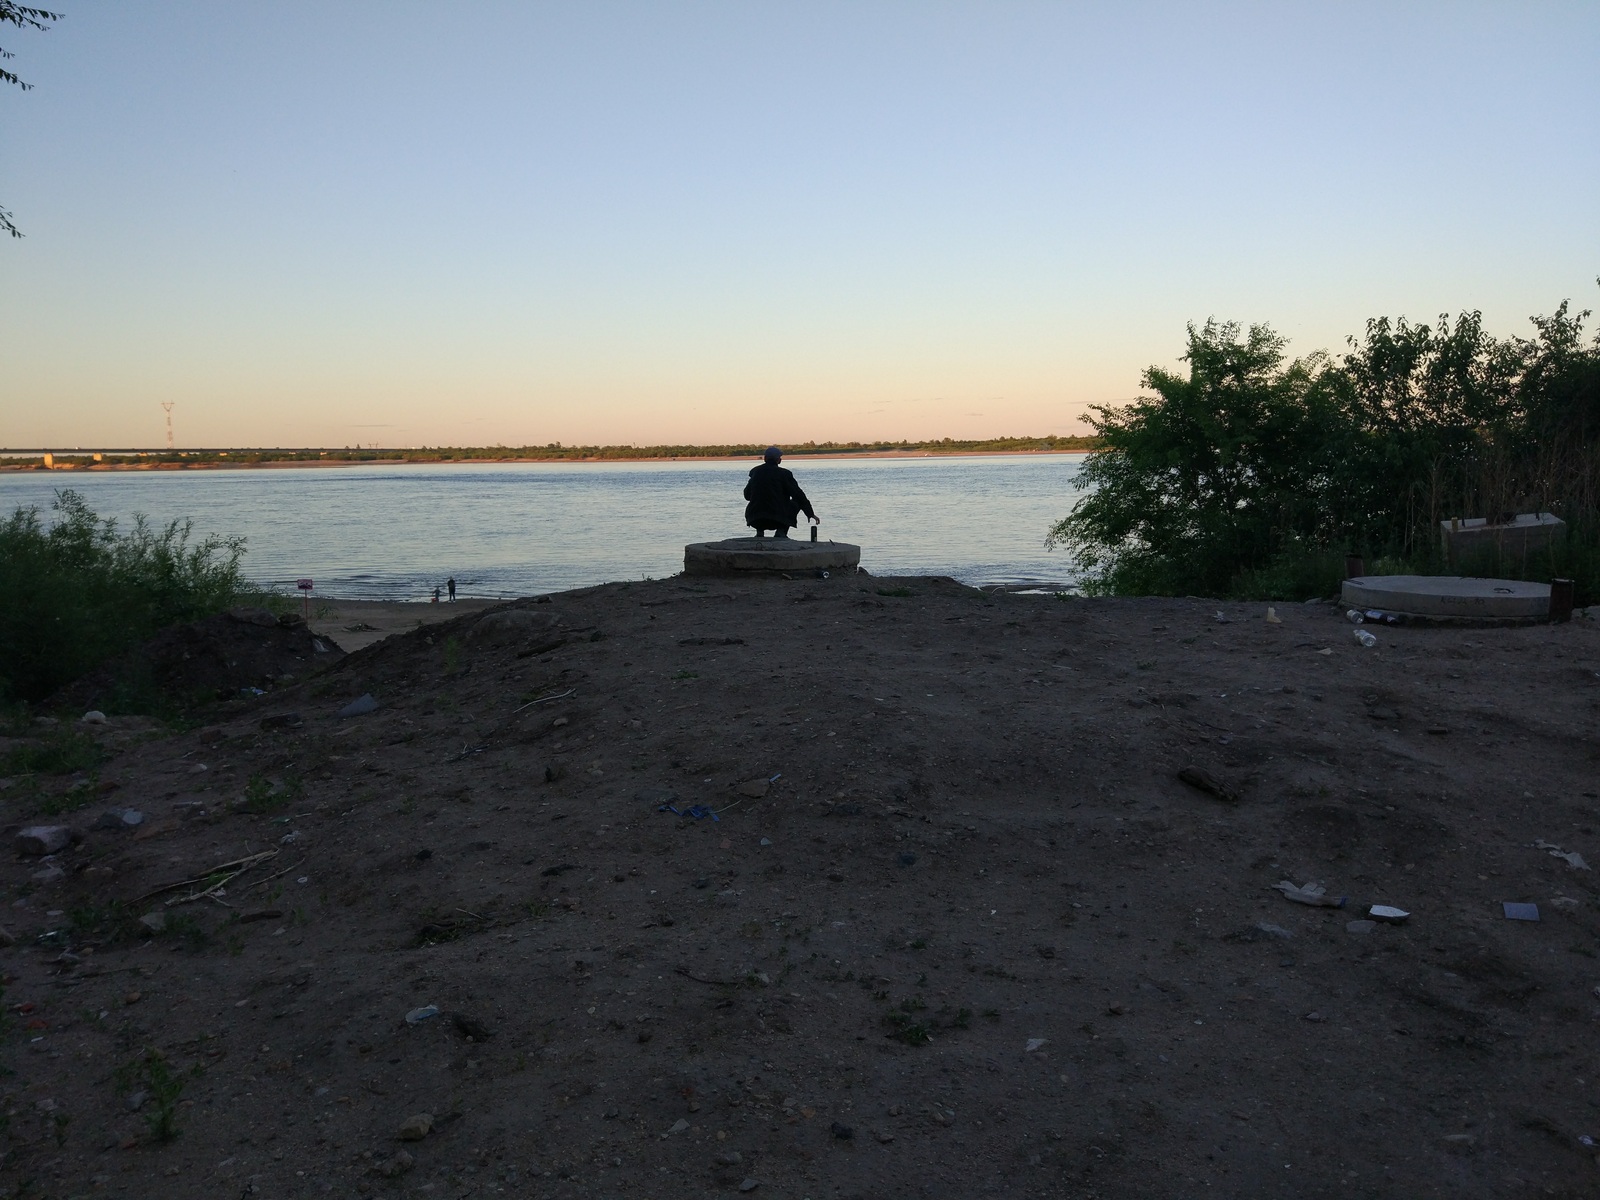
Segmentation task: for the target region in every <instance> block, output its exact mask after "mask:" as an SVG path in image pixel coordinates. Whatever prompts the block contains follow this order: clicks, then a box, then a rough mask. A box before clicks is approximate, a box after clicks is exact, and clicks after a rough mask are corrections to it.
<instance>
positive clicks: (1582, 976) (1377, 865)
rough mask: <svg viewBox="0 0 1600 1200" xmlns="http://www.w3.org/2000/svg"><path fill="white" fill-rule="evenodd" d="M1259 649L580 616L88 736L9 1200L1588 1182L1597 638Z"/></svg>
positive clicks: (66, 793) (940, 584)
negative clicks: (1387, 912)
mask: <svg viewBox="0 0 1600 1200" xmlns="http://www.w3.org/2000/svg"><path fill="white" fill-rule="evenodd" d="M1278 615H1279V616H1280V617H1281V621H1280V622H1278V623H1269V622H1268V621H1266V620H1265V619H1264V617H1265V606H1261V605H1248V606H1245V605H1234V604H1227V605H1221V606H1220V607H1219V605H1218V604H1216V603H1215V602H1206V601H1199V600H1117V601H1111V600H1058V599H1055V598H1053V597H1049V596H1003V595H1002V596H996V595H988V594H983V593H979V592H976V591H972V590H970V589H967V588H963V587H961V586H959V585H956V584H954V583H951V582H949V581H944V580H936V579H892V580H884V579H869V578H866V577H861V576H855V577H849V578H835V579H832V580H825V581H824V580H805V581H799V580H796V581H783V580H779V581H772V582H765V583H762V582H733V583H724V582H720V581H705V582H695V581H690V580H684V579H674V580H665V581H658V582H648V583H635V584H617V585H608V586H606V587H602V588H596V589H590V590H585V591H581V592H572V593H567V594H562V595H558V596H554V597H550V598H548V600H545V601H541V602H534V601H524V602H519V603H518V604H517V605H514V606H511V607H508V608H503V609H491V610H488V611H487V612H484V613H480V612H468V613H464V614H462V615H460V616H459V617H457V618H455V619H454V620H452V621H449V622H447V623H445V624H438V625H432V626H428V627H425V628H419V629H417V630H415V631H414V632H410V633H404V634H397V635H395V636H392V637H389V638H387V639H386V640H383V641H381V642H378V643H376V644H374V645H372V646H370V647H368V648H365V649H361V650H358V651H356V652H355V653H352V654H350V655H349V656H348V657H345V658H343V659H341V660H340V661H338V662H336V663H334V664H332V665H331V666H329V667H327V668H325V669H324V670H323V671H322V672H321V673H320V674H318V675H316V676H314V677H312V678H310V679H301V680H298V681H296V682H293V683H290V684H288V685H286V686H282V687H279V688H278V689H277V690H275V691H273V692H272V693H271V694H269V695H267V696H265V697H262V698H260V699H257V700H254V701H250V702H244V701H239V702H235V703H233V704H232V705H231V706H229V707H227V708H225V709H223V710H221V712H220V714H219V716H218V719H216V720H215V721H213V722H211V723H209V724H207V725H205V726H202V727H199V728H195V729H191V730H188V731H185V732H179V733H173V732H171V731H170V730H168V729H166V728H163V727H159V726H156V725H154V724H153V723H151V722H148V721H134V720H131V719H124V718H116V717H113V719H112V720H111V722H110V723H109V724H108V725H105V726H90V727H85V728H84V729H83V730H82V731H81V738H84V739H87V738H91V737H92V738H94V739H96V740H97V741H98V742H99V743H100V744H101V745H102V747H103V753H104V754H105V756H106V757H105V760H104V761H103V762H101V763H100V764H99V765H98V767H92V766H87V765H84V764H83V763H80V764H79V765H80V767H82V770H81V772H80V774H78V775H76V776H73V775H42V774H29V775H23V774H13V776H12V777H10V778H9V779H8V780H5V781H4V790H3V791H0V804H3V805H4V813H5V819H6V821H7V822H8V825H7V829H6V831H5V834H6V844H7V846H8V847H9V846H11V845H13V844H17V845H24V844H25V845H26V846H27V847H28V848H31V849H34V850H38V849H40V848H42V847H41V846H40V845H39V844H38V843H37V842H26V843H25V842H19V839H18V834H19V832H20V831H21V830H22V829H23V828H24V827H32V826H39V825H68V826H70V827H71V829H72V831H73V833H74V834H76V835H77V837H78V840H77V841H75V842H74V843H72V844H70V845H68V846H67V847H66V848H64V849H61V850H59V851H58V852H56V853H54V854H50V855H40V854H37V853H31V854H22V853H18V854H15V855H11V856H8V857H7V859H6V861H5V862H4V863H3V864H0V871H3V876H0V883H3V885H4V887H5V889H6V894H7V901H6V904H7V907H6V908H5V909H4V910H3V916H0V922H3V924H4V925H5V927H6V931H7V932H6V934H5V938H6V940H8V941H10V942H12V943H13V944H12V945H11V946H10V948H8V949H5V950H4V951H3V952H0V953H3V961H4V971H5V979H4V988H5V995H4V1004H5V1013H4V1022H5V1023H4V1028H3V1030H0V1063H3V1065H4V1067H5V1073H4V1074H3V1076H0V1101H3V1108H0V1112H3V1113H4V1124H3V1126H0V1139H3V1144H4V1160H3V1163H0V1166H3V1169H0V1195H4V1196H8V1197H15V1196H21V1195H27V1196H48V1197H67V1196H124V1197H153V1196H162V1197H208V1198H210V1197H219V1196H222V1197H234V1196H251V1195H255V1196H275V1197H301V1196H304V1197H315V1196H323V1195H336V1196H350V1195H358V1194H371V1195H377V1196H396V1197H398V1196H409V1197H419V1198H420V1197H429V1198H434V1197H439V1198H442V1197H466V1196H494V1195H505V1196H524V1195H526V1196H550V1197H596V1196H619V1195H637V1196H707V1195H721V1194H740V1193H749V1194H753V1195H755V1196H757V1197H764V1196H765V1197H786V1198H794V1200H799V1198H801V1197H813V1198H815V1200H823V1198H824V1197H828V1198H832V1197H883V1196H940V1197H944V1196H1008V1197H1009V1196H1052V1197H1055V1196H1084V1197H1089V1196H1098V1197H1108V1198H1109V1197H1118V1198H1120V1197H1130V1198H1131V1197H1136V1196H1137V1197H1149V1196H1156V1197H1173V1198H1176V1197H1198V1196H1206V1195H1214V1196H1269V1195H1270V1196H1295V1197H1299V1198H1301V1200H1309V1198H1312V1197H1341V1198H1348V1197H1433V1196H1437V1197H1524V1196H1526V1197H1545V1196H1567V1197H1580V1196H1593V1195H1595V1194H1597V1192H1600V1166H1597V1164H1596V1160H1595V1155H1596V1150H1597V1148H1596V1147H1594V1146H1592V1145H1591V1144H1590V1140H1589V1139H1590V1138H1591V1137H1600V1051H1597V1049H1596V1041H1595V1033H1596V1022H1597V1020H1600V997H1597V995H1596V988H1597V987H1600V958H1597V954H1600V939H1597V932H1600V914H1597V907H1596V906H1597V904H1600V888H1597V886H1596V876H1595V873H1594V871H1592V870H1589V869H1588V865H1589V863H1588V862H1585V861H1584V859H1587V860H1589V862H1593V863H1594V864H1596V865H1597V866H1600V838H1597V837H1596V825H1597V824H1600V815H1597V808H1600V798H1597V791H1600V769H1597V768H1600V744H1597V740H1596V728H1597V724H1596V723H1597V718H1600V675H1597V671H1600V626H1596V625H1595V624H1594V623H1592V622H1574V623H1573V624H1570V625H1565V626H1559V627H1533V628H1521V629H1422V628H1378V629H1376V630H1375V632H1376V635H1377V638H1378V644H1377V646H1376V647H1374V648H1371V649H1365V648H1363V647H1361V646H1360V645H1358V644H1357V642H1356V641H1355V639H1354V637H1353V636H1352V635H1353V630H1352V628H1351V626H1350V625H1349V624H1347V623H1346V622H1345V621H1344V619H1343V617H1342V616H1341V614H1340V613H1339V612H1338V610H1337V609H1335V608H1333V607H1330V606H1325V605H1312V606H1301V605H1293V606H1279V608H1278ZM363 695H371V696H372V697H373V698H374V700H375V701H376V704H377V708H376V710H375V711H371V712H368V713H366V714H365V715H359V716H350V717H340V716H339V715H338V714H339V712H340V710H341V708H343V707H344V706H345V705H347V704H349V703H350V702H351V701H352V700H355V699H357V698H359V697H361V696H363ZM41 736H43V737H56V738H59V737H61V736H62V732H61V730H59V729H58V730H55V731H46V732H44V733H43V734H42V735H41ZM32 740H33V739H31V738H24V739H20V740H13V741H11V742H8V743H6V745H5V746H3V747H0V750H4V751H5V753H6V754H7V755H8V756H9V757H8V761H10V762H12V763H13V764H15V763H19V762H22V761H24V758H23V757H19V748H25V747H26V746H27V745H28V744H30V742H31V741H32ZM1185 768H1196V769H1197V771H1195V772H1190V777H1191V778H1193V779H1195V780H1197V781H1199V782H1202V783H1205V782H1207V780H1209V781H1212V782H1213V783H1214V784H1215V787H1214V788H1213V789H1212V791H1209V792H1208V791H1206V790H1203V789H1202V788H1199V787H1195V786H1192V785H1191V784H1190V783H1186V782H1184V781H1182V780H1180V779H1179V778H1178V773H1179V772H1180V770H1183V769H1185ZM112 785H116V786H115V787H114V788H113V787H112ZM1218 793H1220V795H1219V794H1218ZM1228 796H1233V797H1236V798H1235V799H1228V798H1226V797H1228ZM107 809H115V810H118V811H121V810H125V809H134V810H137V811H138V812H139V813H141V814H142V821H140V822H139V823H137V824H134V825H129V824H128V822H127V821H126V820H123V821H111V822H108V823H107V824H108V826H117V827H105V828H102V827H101V824H100V823H101V818H102V814H103V813H104V812H105V811H106V810H107ZM35 836H37V835H35ZM1284 881H1287V882H1289V883H1292V884H1295V885H1305V884H1320V885H1323V886H1324V887H1325V888H1326V889H1327V892H1326V897H1327V898H1328V899H1337V898H1338V897H1341V896H1344V897H1348V899H1347V901H1346V902H1345V905H1344V907H1327V906H1308V905H1304V904H1297V903H1294V902H1292V901H1291V900H1289V899H1288V898H1286V897H1285V895H1283V894H1282V893H1281V892H1280V891H1278V890H1275V887H1274V885H1276V884H1278V883H1280V882H1284ZM1505 902H1516V903H1530V904H1534V905H1537V911H1538V916H1539V920H1538V921H1537V922H1531V921H1514V920H1508V919H1506V917H1505V915H1504V910H1503V908H1502V905H1503V904H1504V903H1505ZM1374 903H1376V904H1384V905H1392V906H1398V907H1399V908H1401V909H1403V910H1405V911H1407V912H1409V913H1410V914H1411V915H1410V916H1409V918H1408V919H1407V920H1405V921H1404V922H1403V923H1401V924H1383V923H1378V924H1370V925H1369V924H1367V923H1365V922H1364V921H1363V918H1364V915H1365V909H1366V906H1368V905H1369V904H1374Z"/></svg>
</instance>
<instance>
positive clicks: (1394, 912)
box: [1367, 904, 1411, 925]
mask: <svg viewBox="0 0 1600 1200" xmlns="http://www.w3.org/2000/svg"><path fill="white" fill-rule="evenodd" d="M1410 915H1411V914H1410V913H1408V912H1407V911H1406V910H1405V909H1403V908H1395V907H1394V906H1393V905H1392V904H1374V905H1373V906H1372V907H1371V908H1369V909H1367V916H1369V917H1371V918H1372V919H1373V920H1374V921H1386V922H1388V923H1389V924H1390V925H1398V924H1400V922H1402V921H1404V920H1405V919H1406V918H1407V917H1409V916H1410Z"/></svg>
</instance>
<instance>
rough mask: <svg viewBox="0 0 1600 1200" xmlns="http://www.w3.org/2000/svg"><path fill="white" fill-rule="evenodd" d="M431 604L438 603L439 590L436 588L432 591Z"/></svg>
mask: <svg viewBox="0 0 1600 1200" xmlns="http://www.w3.org/2000/svg"><path fill="white" fill-rule="evenodd" d="M433 602H434V603H435V604H437V603H439V589H438V588H434V589H433Z"/></svg>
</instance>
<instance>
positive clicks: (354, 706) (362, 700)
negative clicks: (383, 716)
mask: <svg viewBox="0 0 1600 1200" xmlns="http://www.w3.org/2000/svg"><path fill="white" fill-rule="evenodd" d="M377 711H378V702H377V701H376V700H374V699H373V698H372V693H371V692H365V693H363V694H362V695H361V696H360V697H358V698H357V699H355V700H352V701H350V703H349V704H346V705H345V706H344V707H343V708H341V709H340V710H339V715H340V716H341V717H364V716H366V715H367V714H368V713H375V712H377Z"/></svg>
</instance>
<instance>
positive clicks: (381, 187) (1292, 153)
mask: <svg viewBox="0 0 1600 1200" xmlns="http://www.w3.org/2000/svg"><path fill="white" fill-rule="evenodd" d="M33 2H35V3H38V2H42V0H33ZM60 5H61V6H62V7H65V8H66V10H67V16H66V19H65V20H63V21H61V22H60V23H59V24H58V25H57V26H56V27H55V28H54V29H53V30H51V31H50V32H49V33H45V34H38V33H31V32H28V31H18V30H16V29H14V28H12V27H10V26H6V27H4V28H3V32H0V46H4V47H5V48H6V49H8V50H12V51H14V52H15V53H16V58H15V59H13V60H12V61H11V62H10V63H8V64H7V65H8V66H9V67H11V68H13V69H15V70H16V71H17V72H18V73H19V74H20V75H21V76H22V78H24V79H25V80H28V81H29V82H32V83H33V84H35V86H36V90H34V91H31V92H26V93H23V92H20V91H18V90H17V89H15V88H3V89H0V206H3V207H4V208H6V209H8V210H10V211H12V212H13V213H14V214H15V220H16V222H17V224H18V225H19V226H21V227H22V229H23V230H24V231H25V232H26V234H27V237H26V238H25V239H23V240H20V241H17V240H12V239H4V242H3V244H0V445H3V446H12V447H18V446H54V447H63V448H65V447H71V446H75V445H82V446H84V447H86V448H89V447H91V446H93V445H106V446H109V445H123V446H125V445H145V446H154V445H160V444H162V442H163V440H164V432H163V425H162V421H163V415H162V412H161V409H160V407H159V403H160V401H162V400H171V401H174V402H175V403H176V409H175V412H174V418H175V421H176V427H177V432H178V443H179V445H180V446H182V445H191V446H223V445H286V446H287V445H334V446H343V445H349V444H356V443H371V442H378V443H381V444H384V445H416V444H430V445H435V444H474V445H483V444H495V443H506V444H512V445H519V444H525V443H544V442H550V441H557V440H559V441H563V442H567V443H575V442H633V443H657V442H712V441H725V440H738V441H758V442H761V441H768V440H774V441H779V442H796V441H803V440H806V439H815V440H819V441H820V440H824V439H829V438H842V439H848V438H861V439H867V438H900V437H910V438H927V437H943V436H950V437H983V436H994V435H1000V434H1014V435H1016V434H1045V433H1072V432H1078V431H1081V429H1082V428H1083V427H1082V425H1081V422H1080V419H1079V418H1080V416H1081V414H1082V412H1083V410H1084V407H1085V405H1087V404H1090V403H1095V402H1106V401H1116V400H1122V399H1126V398H1128V397H1131V396H1133V395H1135V394H1136V393H1137V391H1138V380H1139V374H1140V372H1141V370H1142V369H1143V368H1144V367H1146V366H1147V365H1149V364H1151V363H1158V362H1159V363H1172V362H1173V361H1174V360H1175V359H1176V357H1177V356H1178V355H1179V354H1180V353H1181V351H1182V349H1183V341H1184V326H1185V323H1186V322H1189V321H1204V320H1205V319H1206V318H1207V317H1209V316H1216V317H1218V318H1223V319H1237V320H1241V321H1246V322H1250V321H1266V322H1268V323H1270V324H1272V325H1273V326H1275V327H1276V328H1277V329H1279V330H1280V331H1281V332H1283V333H1285V334H1287V335H1288V336H1289V337H1290V339H1291V349H1292V350H1293V351H1294V352H1298V353H1304V352H1308V351H1311V350H1314V349H1317V348H1319V347H1321V348H1329V349H1339V348H1341V347H1342V345H1343V339H1344V337H1345V335H1347V334H1350V333H1356V332H1359V331H1360V329H1361V327H1362V325H1363V323H1364V322H1365V320H1366V319H1367V318H1368V317H1370V316H1376V315H1381V314H1389V315H1398V314H1405V315H1406V316H1409V317H1411V318H1413V319H1422V320H1431V319H1432V318H1433V317H1435V316H1436V315H1437V314H1438V313H1440V312H1442V311H1448V312H1452V313H1453V312H1457V311H1460V310H1461V309H1463V308H1479V309H1481V310H1482V311H1483V313H1484V316H1485V321H1486V323H1487V325H1488V326H1489V328H1490V329H1491V331H1493V332H1495V333H1497V334H1501V335H1506V334H1512V333H1524V332H1527V331H1529V328H1530V327H1529V326H1528V325H1527V322H1526V318H1527V317H1528V316H1529V315H1531V314H1534V313H1544V312H1548V311H1550V310H1552V309H1553V308H1554V307H1555V305H1556V304H1557V303H1559V302H1560V301H1561V300H1562V299H1563V298H1566V297H1571V298H1572V299H1573V301H1574V303H1575V304H1576V305H1577V306H1578V307H1580V308H1586V307H1591V306H1593V307H1600V291H1597V288H1596V285H1595V276H1596V275H1597V274H1600V4H1597V3H1594V2H1593V0H1573V2H1569V3H1559V2H1550V3H1540V2H1537V0H1523V2H1520V3H1509V2H1508V3H1499V4H1485V3H1472V2H1470V0H1449V2H1441V3H1423V2H1421V0H1415V2H1411V3H1393V2H1392V0H1385V2H1382V3H1359V2H1344V0H1341V2H1339V3H1331V2H1330V3H1325V4H1306V3H1300V4H1297V3H1292V2H1285V0H1276V2H1270V3H1265V2H1264V3H1230V2H1224V0H1216V2H1213V3H1204V2H1201V0H1182V2H1175V3H1166V4H1161V3H1130V2H1125V0H1119V2H1117V3H1110V2H1107V3H1102V4H1071V3H1049V4H1045V3H1004V2H998V0H985V2H981V3H980V2H976V0H974V2H973V3H967V4H939V3H930V2H926V0H923V2H916V3H904V4H893V3H871V2H862V0H854V2H850V3H839V4H830V3H824V2H819V0H804V2H803V3H802V2H795V3H789V4H775V3H759V2H752V0H737V2H729V3H671V4H663V3H643V2H641V3H606V2H605V0H583V2H581V3H580V2H574V3H569V4H560V5H557V4H531V3H521V2H518V3H510V2H507V3H474V4H471V5H456V4H448V3H431V4H421V3H407V2H404V0H368V2H358V0H332V2H324V3H318V4H302V3H294V2H290V0H277V2H274V3H254V4H247V3H216V2H214V0H190V2H187V3H185V2H178V0H167V2H158V0H148V2H138V3H134V2H129V0H116V2H112V0H60Z"/></svg>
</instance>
